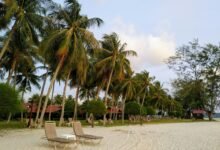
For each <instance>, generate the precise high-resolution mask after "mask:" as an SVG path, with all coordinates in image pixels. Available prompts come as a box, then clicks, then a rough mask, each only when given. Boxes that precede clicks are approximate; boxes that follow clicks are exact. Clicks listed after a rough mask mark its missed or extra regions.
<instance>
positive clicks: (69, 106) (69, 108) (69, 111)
mask: <svg viewBox="0 0 220 150" xmlns="http://www.w3.org/2000/svg"><path fill="white" fill-rule="evenodd" d="M74 105H75V102H74V100H68V99H67V101H66V103H65V112H64V116H65V117H67V118H69V117H72V116H73V108H74Z"/></svg>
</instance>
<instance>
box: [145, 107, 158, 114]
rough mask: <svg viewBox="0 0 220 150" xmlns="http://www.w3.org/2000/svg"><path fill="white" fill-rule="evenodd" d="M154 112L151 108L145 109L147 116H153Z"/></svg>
mask: <svg viewBox="0 0 220 150" xmlns="http://www.w3.org/2000/svg"><path fill="white" fill-rule="evenodd" d="M155 114H156V111H155V110H154V108H153V107H147V115H155Z"/></svg>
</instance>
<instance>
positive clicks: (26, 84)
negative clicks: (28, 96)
mask: <svg viewBox="0 0 220 150" xmlns="http://www.w3.org/2000/svg"><path fill="white" fill-rule="evenodd" d="M14 79H15V80H16V84H18V85H19V89H20V90H21V91H22V99H21V100H22V101H23V100H24V93H25V92H26V91H31V89H32V85H33V86H35V87H37V88H38V89H39V88H40V85H39V80H40V79H39V76H37V75H36V68H30V67H28V66H25V64H23V65H22V67H21V69H20V70H18V74H16V77H14ZM22 120H23V110H22V112H21V121H22Z"/></svg>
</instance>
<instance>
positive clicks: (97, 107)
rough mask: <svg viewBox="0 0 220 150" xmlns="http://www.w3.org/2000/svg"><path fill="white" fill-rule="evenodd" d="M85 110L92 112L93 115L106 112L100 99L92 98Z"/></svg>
mask: <svg viewBox="0 0 220 150" xmlns="http://www.w3.org/2000/svg"><path fill="white" fill-rule="evenodd" d="M86 110H87V112H88V113H93V115H95V116H97V115H103V114H104V113H106V111H107V110H106V107H105V104H104V103H103V102H102V101H100V100H92V101H89V102H88V103H87V106H86Z"/></svg>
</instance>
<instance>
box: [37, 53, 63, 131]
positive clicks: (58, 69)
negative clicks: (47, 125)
mask: <svg viewBox="0 0 220 150" xmlns="http://www.w3.org/2000/svg"><path fill="white" fill-rule="evenodd" d="M63 61H64V56H62V58H61V59H60V62H59V64H58V65H57V68H56V70H55V72H54V75H53V78H52V80H51V83H50V86H49V89H48V92H47V96H46V99H45V102H44V105H43V110H42V113H41V116H40V124H39V125H40V127H41V126H42V123H43V119H44V114H45V111H46V107H47V103H48V99H49V95H50V92H51V90H52V87H53V83H54V82H55V80H56V77H57V74H58V72H59V71H60V68H61V66H62V65H63Z"/></svg>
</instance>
